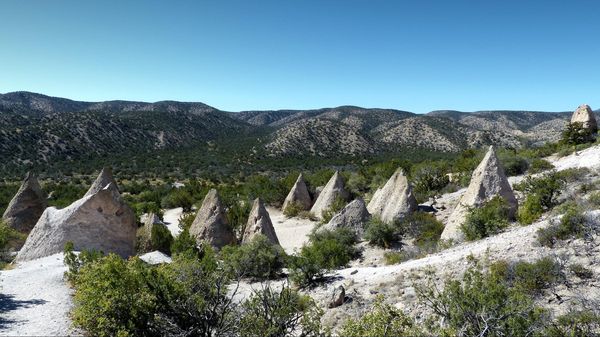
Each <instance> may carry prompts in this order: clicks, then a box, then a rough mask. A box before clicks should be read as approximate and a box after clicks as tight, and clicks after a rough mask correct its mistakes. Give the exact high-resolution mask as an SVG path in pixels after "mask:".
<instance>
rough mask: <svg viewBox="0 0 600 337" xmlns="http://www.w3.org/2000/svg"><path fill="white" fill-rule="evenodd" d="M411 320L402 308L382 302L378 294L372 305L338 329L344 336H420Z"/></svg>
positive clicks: (421, 333) (420, 333)
mask: <svg viewBox="0 0 600 337" xmlns="http://www.w3.org/2000/svg"><path fill="white" fill-rule="evenodd" d="M421 335H423V332H422V331H419V330H418V329H417V326H416V324H415V323H414V322H413V320H412V319H411V318H410V317H409V316H407V315H406V314H405V313H404V312H402V310H400V309H397V308H395V307H393V306H391V305H389V304H386V303H384V302H383V296H378V297H377V299H376V300H375V303H374V304H373V307H372V308H371V309H370V310H369V312H367V313H366V314H364V315H363V316H362V317H360V318H358V319H349V320H347V321H346V322H345V323H344V325H343V326H342V329H341V331H340V336H345V337H395V336H421Z"/></svg>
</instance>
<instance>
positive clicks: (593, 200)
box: [588, 192, 600, 207]
mask: <svg viewBox="0 0 600 337" xmlns="http://www.w3.org/2000/svg"><path fill="white" fill-rule="evenodd" d="M588 201H589V202H590V204H592V205H593V206H595V207H600V192H594V193H591V194H590V196H589V197H588Z"/></svg>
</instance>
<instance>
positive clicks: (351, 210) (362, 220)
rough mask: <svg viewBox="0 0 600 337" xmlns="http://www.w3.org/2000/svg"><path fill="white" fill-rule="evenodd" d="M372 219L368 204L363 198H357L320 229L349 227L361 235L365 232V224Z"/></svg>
mask: <svg viewBox="0 0 600 337" xmlns="http://www.w3.org/2000/svg"><path fill="white" fill-rule="evenodd" d="M370 219H371V214H369V212H368V211H367V206H366V205H365V202H364V201H363V200H362V199H361V198H357V199H355V200H354V201H352V202H351V203H349V204H348V205H346V207H344V208H343V209H342V210H341V211H340V212H339V213H337V214H335V215H334V216H333V217H332V218H331V220H329V222H328V223H327V224H326V225H324V226H322V227H321V228H320V229H327V230H335V229H337V228H348V229H351V230H353V231H354V232H355V233H356V235H358V236H359V237H361V236H362V235H363V234H364V232H365V226H366V224H367V222H369V220H370Z"/></svg>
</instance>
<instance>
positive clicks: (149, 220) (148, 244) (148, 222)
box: [136, 213, 171, 254]
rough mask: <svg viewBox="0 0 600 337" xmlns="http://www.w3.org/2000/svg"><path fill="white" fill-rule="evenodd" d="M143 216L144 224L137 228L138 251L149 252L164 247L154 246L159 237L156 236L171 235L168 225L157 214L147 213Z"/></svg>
mask: <svg viewBox="0 0 600 337" xmlns="http://www.w3.org/2000/svg"><path fill="white" fill-rule="evenodd" d="M143 218H144V219H143V223H144V225H143V226H142V227H140V228H139V229H138V230H137V243H136V251H137V253H138V254H139V253H147V252H151V251H153V250H160V249H162V248H164V247H155V246H154V245H155V243H154V242H156V239H157V237H156V236H157V235H158V236H161V234H162V235H167V236H171V232H169V230H168V229H167V227H166V226H165V225H164V224H163V223H162V221H160V218H159V217H158V216H157V215H156V214H154V213H150V214H146V215H145V216H144V217H143ZM157 226H158V228H155V227H157ZM157 230H159V231H157ZM161 232H162V233H161Z"/></svg>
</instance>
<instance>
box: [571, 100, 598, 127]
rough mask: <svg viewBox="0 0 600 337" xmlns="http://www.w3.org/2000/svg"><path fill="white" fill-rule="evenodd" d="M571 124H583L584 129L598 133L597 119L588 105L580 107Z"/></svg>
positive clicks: (572, 117)
mask: <svg viewBox="0 0 600 337" xmlns="http://www.w3.org/2000/svg"><path fill="white" fill-rule="evenodd" d="M571 123H581V124H582V125H583V127H584V128H588V129H590V131H592V133H595V132H597V131H598V124H597V123H596V117H595V116H594V112H593V111H592V108H590V106H589V105H587V104H582V105H580V106H579V107H578V108H577V110H575V112H573V116H571Z"/></svg>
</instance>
